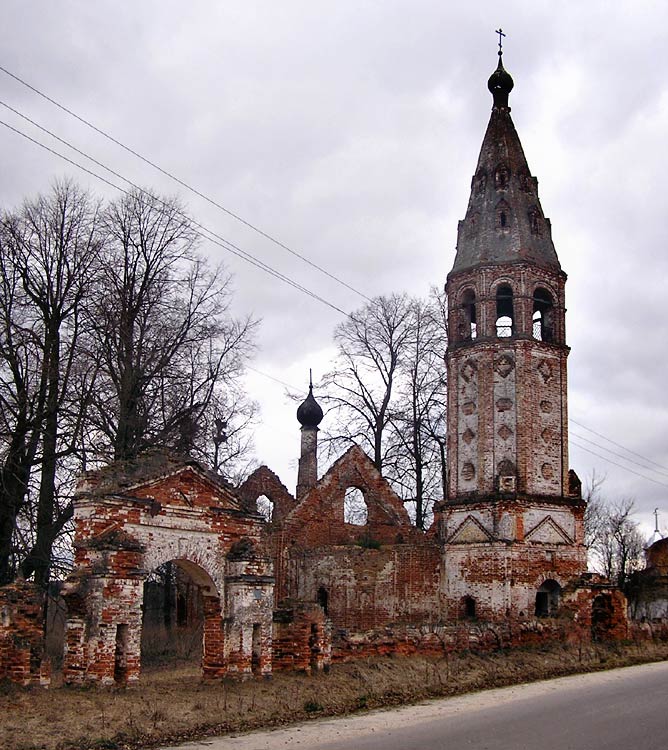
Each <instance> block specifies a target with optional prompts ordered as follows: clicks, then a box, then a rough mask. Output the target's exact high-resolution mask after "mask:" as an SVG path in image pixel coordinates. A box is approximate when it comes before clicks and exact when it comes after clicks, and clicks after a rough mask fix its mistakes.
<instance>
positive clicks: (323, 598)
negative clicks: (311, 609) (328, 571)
mask: <svg viewBox="0 0 668 750" xmlns="http://www.w3.org/2000/svg"><path fill="white" fill-rule="evenodd" d="M318 604H319V605H320V606H321V607H322V611H323V612H324V613H325V615H328V614H329V594H328V593H327V589H326V588H325V587H324V586H321V587H320V588H319V589H318Z"/></svg>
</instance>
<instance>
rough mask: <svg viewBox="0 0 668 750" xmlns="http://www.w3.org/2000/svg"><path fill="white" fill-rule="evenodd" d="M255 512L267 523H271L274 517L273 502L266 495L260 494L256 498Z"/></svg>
mask: <svg viewBox="0 0 668 750" xmlns="http://www.w3.org/2000/svg"><path fill="white" fill-rule="evenodd" d="M257 512H258V513H259V514H260V515H261V516H262V517H263V518H264V520H265V521H266V522H267V523H271V522H272V519H273V517H274V502H273V500H270V499H269V498H268V497H267V496H266V495H260V497H258V499H257Z"/></svg>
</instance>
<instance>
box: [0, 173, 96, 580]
mask: <svg viewBox="0 0 668 750" xmlns="http://www.w3.org/2000/svg"><path fill="white" fill-rule="evenodd" d="M97 217H98V205H97V203H96V202H95V201H94V200H93V199H92V198H91V197H90V196H89V195H88V194H87V193H85V192H83V191H81V190H80V189H79V188H77V187H76V186H75V185H74V184H73V183H71V182H64V183H57V184H56V185H55V186H54V188H53V190H52V191H51V193H50V194H48V195H46V196H39V197H38V198H37V199H36V200H35V201H32V202H26V203H25V204H24V205H23V207H22V209H21V210H19V211H18V212H15V213H12V214H5V216H4V217H3V221H2V242H3V252H2V255H3V261H2V277H3V278H2V283H3V306H4V311H5V315H4V320H3V346H2V355H1V356H2V362H3V365H4V367H3V375H4V377H3V383H2V389H3V395H4V397H5V399H4V403H3V406H4V407H6V408H7V409H8V412H7V413H8V414H9V415H10V419H11V420H12V424H11V425H10V424H5V425H4V428H5V429H6V430H7V432H6V435H7V438H8V442H7V450H6V454H5V467H6V468H7V470H8V474H7V476H6V479H7V481H6V482H5V481H3V509H4V511H5V512H4V513H3V523H2V527H3V533H2V542H1V543H0V547H1V552H0V577H2V578H4V579H7V578H9V577H11V571H10V569H9V563H8V557H7V553H8V548H7V543H8V539H9V538H10V531H11V534H12V535H13V534H14V532H15V531H17V530H18V525H17V519H18V518H19V517H20V514H21V512H22V511H24V510H25V506H26V503H30V504H31V505H34V510H33V511H31V513H30V519H31V521H32V523H30V524H29V525H27V526H25V527H24V528H23V529H22V530H23V531H24V532H25V538H24V544H25V545H27V546H28V549H27V554H25V557H24V558H23V560H22V562H21V573H22V574H23V575H24V576H26V577H27V576H29V575H32V574H33V573H34V576H35V580H36V581H37V582H38V583H40V584H42V585H45V584H46V582H47V581H48V578H49V566H50V559H51V551H52V547H53V544H54V540H55V538H56V536H57V535H58V533H59V532H60V531H61V529H62V528H63V526H64V525H65V523H67V521H68V520H69V518H70V517H71V505H70V504H69V503H68V502H64V503H63V504H62V505H61V504H59V503H58V501H57V500H58V491H57V490H58V486H57V485H58V478H57V467H58V462H59V459H61V458H62V457H64V456H67V455H71V454H72V453H73V452H74V451H75V450H76V445H77V441H78V438H79V436H80V434H81V426H82V424H83V421H84V418H85V413H86V406H87V396H88V394H89V393H90V388H91V385H92V381H93V374H92V373H91V372H82V370H81V369H80V360H79V355H80V350H79V341H80V333H81V317H82V309H83V305H84V302H85V299H86V297H87V295H88V290H89V288H90V280H91V278H92V277H93V276H94V269H95V268H96V265H97V260H98V257H99V249H100V245H101V242H100V237H99V234H98V223H97ZM75 380H78V385H79V387H80V388H82V390H83V391H84V392H85V395H84V397H83V398H81V395H82V394H81V393H79V395H78V397H77V398H75V399H73V398H72V390H73V388H72V386H73V383H74V381H75ZM17 448H18V454H17ZM17 455H20V456H21V459H20V460H19V462H18V464H17V461H16V458H17ZM12 466H13V468H10V467H12ZM36 468H37V469H38V472H39V480H38V485H37V487H36V488H35V492H34V494H35V496H36V499H35V500H34V501H33V500H32V498H31V497H30V495H29V485H28V481H29V479H30V477H31V474H32V472H33V471H34V470H35V469H36ZM10 472H14V475H13V476H9V473H10ZM4 479H5V477H4V476H3V480H4ZM11 494H13V498H10V495H11ZM12 516H13V518H14V520H13V525H14V528H13V529H11V524H12Z"/></svg>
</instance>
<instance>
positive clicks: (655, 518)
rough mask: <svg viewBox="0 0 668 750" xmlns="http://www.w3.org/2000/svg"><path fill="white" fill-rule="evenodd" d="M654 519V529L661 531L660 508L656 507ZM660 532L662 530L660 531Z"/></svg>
mask: <svg viewBox="0 0 668 750" xmlns="http://www.w3.org/2000/svg"><path fill="white" fill-rule="evenodd" d="M654 521H655V523H654V531H659V509H658V508H654ZM659 533H661V532H660V531H659Z"/></svg>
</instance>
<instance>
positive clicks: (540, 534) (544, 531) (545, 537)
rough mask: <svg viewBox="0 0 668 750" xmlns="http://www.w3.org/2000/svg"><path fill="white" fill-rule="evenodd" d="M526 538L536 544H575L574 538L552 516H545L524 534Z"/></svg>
mask: <svg viewBox="0 0 668 750" xmlns="http://www.w3.org/2000/svg"><path fill="white" fill-rule="evenodd" d="M524 540H525V541H527V542H533V543H534V544H573V540H572V539H571V538H570V536H568V534H567V533H566V532H565V531H564V530H563V529H562V528H561V526H560V525H559V524H558V523H557V522H556V521H555V520H554V518H552V516H545V518H543V519H542V520H541V521H540V522H539V523H537V524H536V525H535V526H534V527H533V528H532V529H530V530H529V531H528V532H527V533H526V534H525V535H524Z"/></svg>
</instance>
